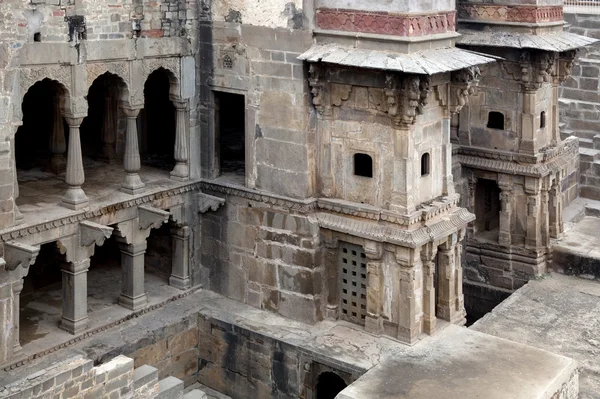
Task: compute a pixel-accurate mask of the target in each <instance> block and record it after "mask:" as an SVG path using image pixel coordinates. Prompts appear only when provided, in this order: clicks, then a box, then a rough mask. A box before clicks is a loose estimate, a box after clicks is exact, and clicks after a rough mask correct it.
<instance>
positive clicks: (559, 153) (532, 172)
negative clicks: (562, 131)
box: [455, 138, 579, 178]
mask: <svg viewBox="0 0 600 399" xmlns="http://www.w3.org/2000/svg"><path fill="white" fill-rule="evenodd" d="M578 151H579V145H578V142H577V139H576V138H574V139H571V138H568V139H567V140H565V141H564V142H563V143H561V145H559V146H558V147H556V148H554V149H552V150H548V151H546V152H544V153H542V160H543V162H540V163H530V164H520V163H517V161H515V160H505V159H501V157H499V156H498V157H496V158H485V157H482V156H480V155H481V154H478V156H473V155H467V154H464V153H463V150H462V148H460V149H459V150H458V154H457V155H455V157H456V160H457V161H458V162H459V163H460V164H461V165H462V166H466V167H470V168H474V169H484V170H490V171H494V172H500V173H505V174H509V175H524V176H531V177H540V178H541V177H544V176H547V175H548V174H550V173H552V171H554V170H556V169H557V168H559V167H562V166H563V165H564V164H565V163H566V162H568V161H569V160H570V159H572V158H573V157H574V156H576V155H577V153H578Z"/></svg>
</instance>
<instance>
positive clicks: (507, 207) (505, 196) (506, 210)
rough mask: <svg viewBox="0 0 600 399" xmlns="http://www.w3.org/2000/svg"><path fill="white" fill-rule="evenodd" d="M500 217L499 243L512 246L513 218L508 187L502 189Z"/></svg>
mask: <svg viewBox="0 0 600 399" xmlns="http://www.w3.org/2000/svg"><path fill="white" fill-rule="evenodd" d="M500 190H501V191H500V215H499V219H500V220H499V224H500V226H499V229H498V243H499V244H500V245H510V244H511V242H512V237H511V226H510V220H511V218H512V205H511V202H512V200H511V198H512V195H511V191H510V189H509V188H507V187H500Z"/></svg>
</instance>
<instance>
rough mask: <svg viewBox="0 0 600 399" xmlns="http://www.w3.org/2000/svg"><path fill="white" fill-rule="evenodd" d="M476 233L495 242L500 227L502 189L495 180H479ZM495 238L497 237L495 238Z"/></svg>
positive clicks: (476, 204) (476, 203)
mask: <svg viewBox="0 0 600 399" xmlns="http://www.w3.org/2000/svg"><path fill="white" fill-rule="evenodd" d="M475 216H476V219H475V232H477V233H482V234H481V235H480V237H483V236H485V235H486V232H491V233H487V235H489V237H487V238H489V239H492V240H495V239H497V235H498V228H499V226H500V188H499V187H498V184H496V182H495V181H493V180H488V179H478V180H477V186H476V189H475ZM494 236H495V237H494Z"/></svg>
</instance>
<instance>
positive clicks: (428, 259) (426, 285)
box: [421, 247, 437, 335]
mask: <svg viewBox="0 0 600 399" xmlns="http://www.w3.org/2000/svg"><path fill="white" fill-rule="evenodd" d="M425 251H426V252H425V253H424V254H422V258H421V260H422V261H423V332H424V333H426V334H429V335H432V334H433V333H434V332H435V328H436V326H437V318H436V314H435V280H434V279H435V277H436V276H435V258H436V255H437V248H435V247H434V248H432V249H431V251H427V250H425Z"/></svg>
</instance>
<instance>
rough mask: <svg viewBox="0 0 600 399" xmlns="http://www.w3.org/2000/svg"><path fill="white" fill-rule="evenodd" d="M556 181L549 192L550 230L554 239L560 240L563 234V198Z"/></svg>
mask: <svg viewBox="0 0 600 399" xmlns="http://www.w3.org/2000/svg"><path fill="white" fill-rule="evenodd" d="M556 180H557V179H555V180H554V181H553V183H552V186H551V187H550V192H549V196H550V198H549V208H550V210H549V216H550V217H549V225H550V227H549V230H550V236H551V237H552V238H558V237H559V236H560V234H561V233H562V196H561V194H560V186H559V185H558V183H557V181H556Z"/></svg>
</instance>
